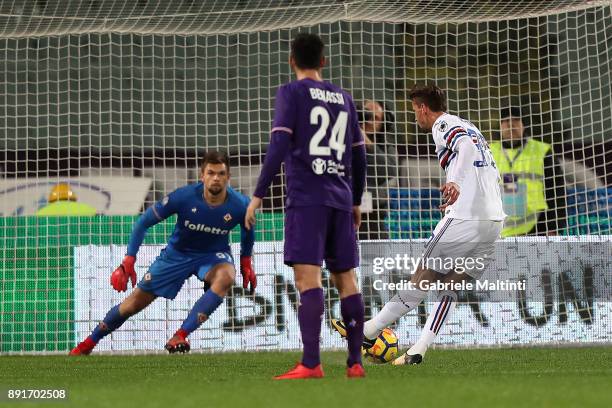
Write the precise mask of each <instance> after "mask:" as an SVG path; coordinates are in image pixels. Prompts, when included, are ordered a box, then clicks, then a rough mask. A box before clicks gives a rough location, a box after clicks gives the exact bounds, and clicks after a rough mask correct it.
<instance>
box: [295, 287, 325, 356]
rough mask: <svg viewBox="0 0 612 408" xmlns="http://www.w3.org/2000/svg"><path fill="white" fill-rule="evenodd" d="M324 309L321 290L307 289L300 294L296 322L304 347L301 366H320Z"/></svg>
mask: <svg viewBox="0 0 612 408" xmlns="http://www.w3.org/2000/svg"><path fill="white" fill-rule="evenodd" d="M324 307H325V306H324V300H323V288H314V289H308V290H306V291H304V292H302V293H300V307H299V308H298V320H299V322H300V331H301V332H302V344H303V345H304V355H303V357H302V364H304V365H305V366H306V367H308V368H315V367H316V366H318V365H319V364H321V355H320V347H319V338H320V337H321V322H322V321H323V311H324Z"/></svg>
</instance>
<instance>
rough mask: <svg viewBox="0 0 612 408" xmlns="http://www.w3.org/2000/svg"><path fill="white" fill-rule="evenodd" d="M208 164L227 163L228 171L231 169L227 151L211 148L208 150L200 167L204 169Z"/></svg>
mask: <svg viewBox="0 0 612 408" xmlns="http://www.w3.org/2000/svg"><path fill="white" fill-rule="evenodd" d="M207 164H225V168H226V169H227V172H228V173H229V170H230V163H229V156H228V155H227V153H225V152H220V151H217V150H210V151H208V152H206V153H205V154H204V157H202V164H201V167H200V169H201V170H202V171H204V169H205V168H206V165H207Z"/></svg>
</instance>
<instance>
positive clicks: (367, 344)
mask: <svg viewBox="0 0 612 408" xmlns="http://www.w3.org/2000/svg"><path fill="white" fill-rule="evenodd" d="M331 325H332V327H333V328H334V330H335V331H337V332H338V334H340V336H342V338H343V339H346V326H345V325H344V322H343V321H342V320H339V319H331ZM374 343H376V339H368V338H366V337H365V336H363V343H362V344H361V348H363V349H364V350H368V349H370V348H372V346H373V345H374Z"/></svg>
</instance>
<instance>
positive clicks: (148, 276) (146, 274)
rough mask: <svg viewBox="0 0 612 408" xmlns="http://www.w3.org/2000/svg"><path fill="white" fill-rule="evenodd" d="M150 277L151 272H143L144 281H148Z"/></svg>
mask: <svg viewBox="0 0 612 408" xmlns="http://www.w3.org/2000/svg"><path fill="white" fill-rule="evenodd" d="M151 278H152V277H151V273H149V272H147V273H145V275H144V280H145V281H146V282H149V281H150V280H151Z"/></svg>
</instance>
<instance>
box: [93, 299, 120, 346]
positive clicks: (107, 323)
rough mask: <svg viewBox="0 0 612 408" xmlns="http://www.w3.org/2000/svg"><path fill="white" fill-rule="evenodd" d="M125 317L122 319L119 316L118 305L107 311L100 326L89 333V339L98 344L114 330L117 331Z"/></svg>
mask: <svg viewBox="0 0 612 408" xmlns="http://www.w3.org/2000/svg"><path fill="white" fill-rule="evenodd" d="M127 319H128V318H127V317H123V316H121V315H120V314H119V305H116V306H113V307H112V308H111V310H109V311H108V313H107V314H106V317H105V318H104V320H102V321H101V322H100V324H99V325H98V326H97V327H96V328H95V329H94V330H93V331H92V332H91V336H89V337H91V339H92V340H93V341H94V342H95V343H98V342H99V341H100V340H102V339H103V338H104V337H105V336H107V335H109V334H111V333H112V332H114V331H115V330H117V329H118V328H119V327H121V325H122V324H123V323H125V321H126V320H127Z"/></svg>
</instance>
